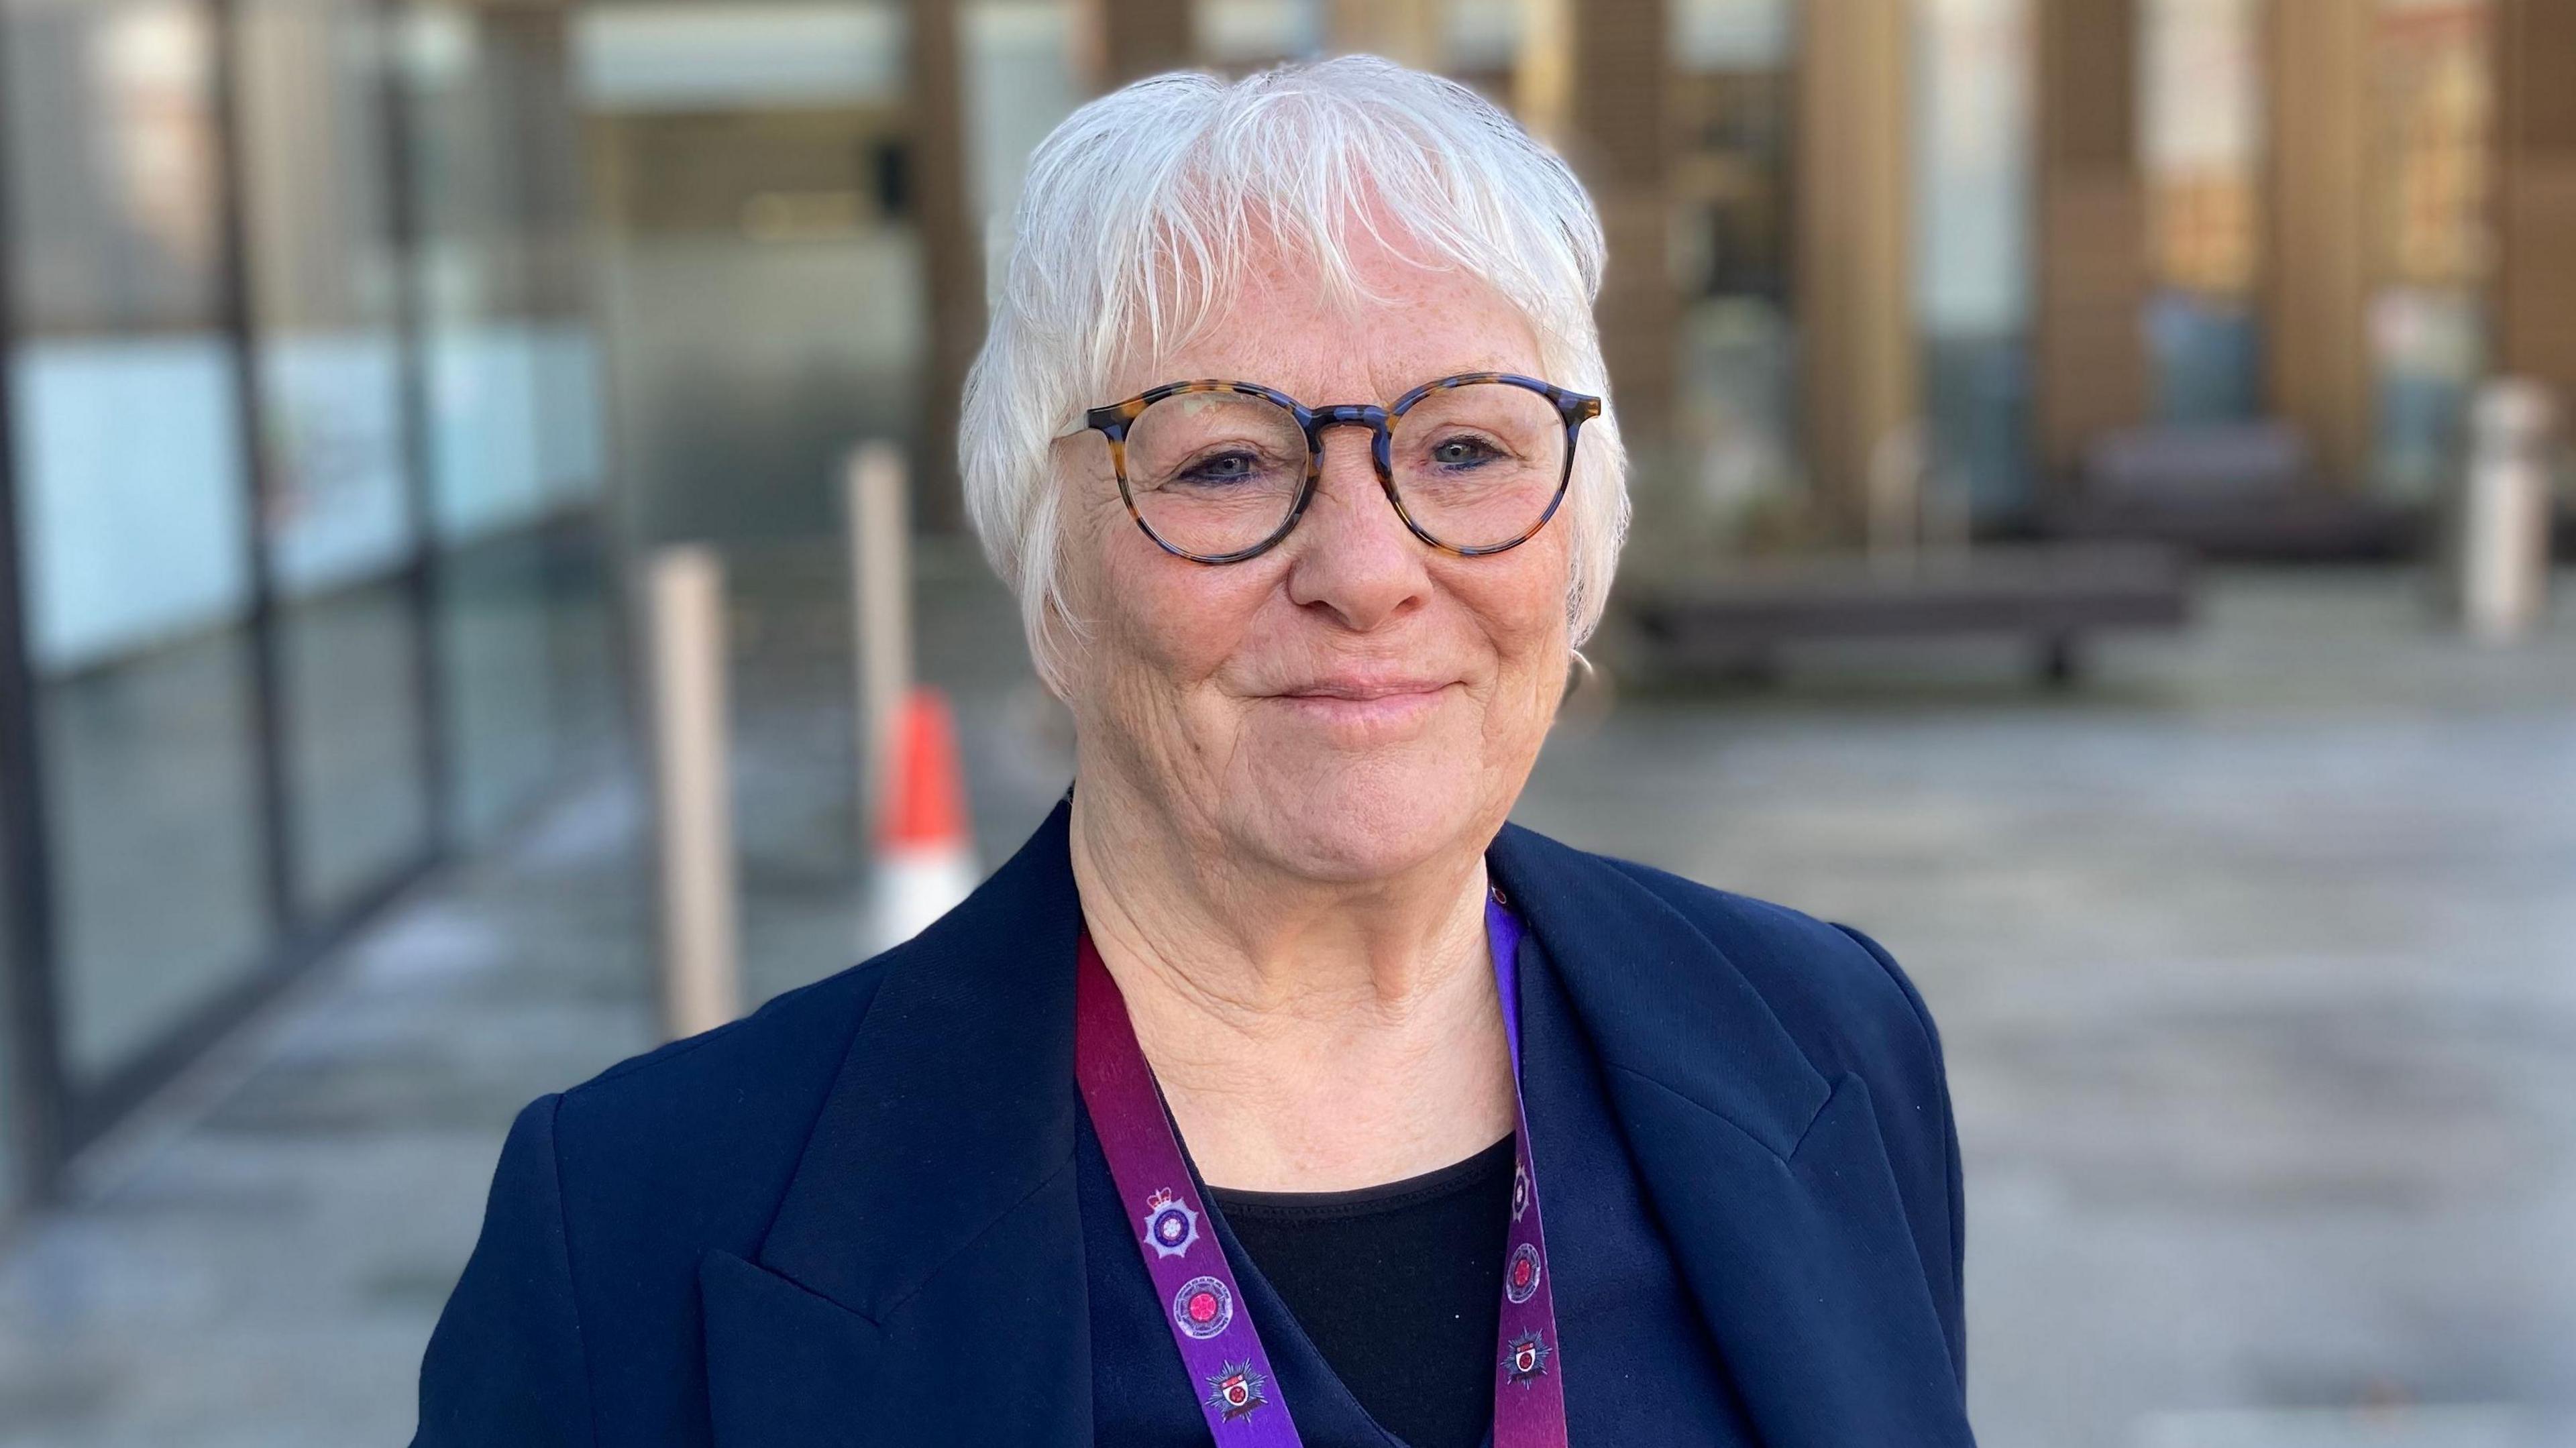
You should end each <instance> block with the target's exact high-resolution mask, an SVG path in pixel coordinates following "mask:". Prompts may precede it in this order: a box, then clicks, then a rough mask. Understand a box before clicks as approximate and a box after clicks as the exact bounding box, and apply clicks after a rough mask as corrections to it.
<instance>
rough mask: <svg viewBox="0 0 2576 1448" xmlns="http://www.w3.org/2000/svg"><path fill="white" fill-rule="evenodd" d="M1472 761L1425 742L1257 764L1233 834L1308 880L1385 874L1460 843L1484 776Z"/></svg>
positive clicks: (1472, 825)
mask: <svg viewBox="0 0 2576 1448" xmlns="http://www.w3.org/2000/svg"><path fill="white" fill-rule="evenodd" d="M1477 764H1478V761H1476V760H1474V759H1473V758H1472V757H1470V758H1465V759H1462V758H1460V757H1458V756H1457V755H1455V754H1452V755H1449V756H1448V757H1446V758H1442V757H1439V751H1434V750H1426V749H1404V750H1395V751H1389V752H1387V753H1385V754H1382V755H1370V756H1361V757H1352V756H1350V755H1347V754H1340V753H1332V754H1325V755H1320V756H1317V757H1314V758H1311V759H1307V760H1302V761H1298V762H1296V763H1294V764H1292V765H1290V766H1289V767H1287V768H1274V769H1271V770H1267V771H1264V774H1263V777H1262V779H1261V781H1260V782H1259V784H1258V785H1256V786H1255V787H1254V788H1251V789H1248V790H1245V791H1243V792H1241V793H1240V794H1238V795H1237V796H1236V797H1235V799H1234V800H1233V802H1232V803H1233V807H1234V811H1235V812H1236V814H1237V819H1238V826H1237V830H1236V831H1234V833H1237V834H1238V836H1239V837H1242V838H1245V839H1247V841H1248V842H1251V843H1253V844H1254V846H1255V848H1257V849H1259V850H1260V851H1261V852H1262V853H1264V854H1267V855H1269V856H1270V857H1271V858H1272V859H1274V860H1276V861H1277V862H1278V863H1279V864H1280V865H1281V866H1282V867H1284V868H1286V869H1288V870H1290V871H1292V872H1294V873H1296V874H1299V875H1304V876H1306V877H1308V878H1311V879H1316V880H1329V881H1334V882H1337V883H1344V884H1359V883H1364V882H1366V881H1370V880H1381V879H1386V878H1389V877H1391V876H1394V875H1398V874H1401V873H1403V872H1404V871H1406V870H1408V869H1411V868H1413V867H1414V866H1417V865H1420V864H1422V863H1424V862H1426V861H1428V860H1432V859H1436V858H1438V857H1439V856H1440V855H1442V854H1443V853H1445V852H1447V851H1450V850H1453V849H1456V848H1458V847H1459V846H1460V845H1461V844H1462V842H1465V841H1466V837H1467V836H1468V835H1470V834H1471V833H1473V832H1474V831H1475V830H1476V828H1477V826H1478V824H1479V821H1480V818H1481V816H1482V815H1483V814H1484V813H1485V809H1484V806H1485V803H1486V801H1485V796H1486V793H1487V788H1486V786H1487V783H1488V781H1486V780H1485V779H1483V778H1481V777H1480V774H1479V771H1478V769H1477ZM1484 843H1485V842H1484V840H1482V839H1476V840H1474V841H1473V842H1472V846H1471V847H1472V848H1477V849H1481V848H1483V846H1484Z"/></svg>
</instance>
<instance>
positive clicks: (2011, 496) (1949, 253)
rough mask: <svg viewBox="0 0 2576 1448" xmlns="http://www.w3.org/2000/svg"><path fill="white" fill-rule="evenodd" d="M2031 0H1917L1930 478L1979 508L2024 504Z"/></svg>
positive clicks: (1989, 510)
mask: <svg viewBox="0 0 2576 1448" xmlns="http://www.w3.org/2000/svg"><path fill="white" fill-rule="evenodd" d="M2031 3H2032V0H1925V3H1924V7H1923V12H1922V16H1921V21H1922V24H1921V27H1920V29H1919V30H1918V32H1917V34H1918V38H1919V41H1918V43H1919V44H1920V46H1921V51H1920V54H1919V57H1918V61H1917V66H1916V73H1917V76H1918V77H1919V82H1920V83H1919V85H1918V87H1917V90H1916V96H1917V105H1918V106H1919V108H1920V119H1919V123H1918V124H1917V126H1916V128H1915V137H1916V140H1915V146H1916V151H1915V176H1916V180H1915V186H1914V194H1915V196H1916V197H1918V198H1920V204H1921V208H1922V209H1921V214H1920V224H1919V225H1918V226H1917V227H1916V229H1915V276H1916V283H1917V284H1916V297H1917V305H1918V307H1919V308H1920V317H1921V321H1922V327H1923V394H1924V397H1923V400H1924V409H1925V413H1926V416H1927V419H1928V422H1929V425H1930V428H1931V436H1932V446H1933V473H1934V477H1935V479H1936V481H1937V483H1938V484H1939V485H1941V486H1944V487H1946V488H1949V489H1951V490H1953V495H1954V496H1964V499H1965V501H1966V502H1967V503H1968V504H1969V506H1970V507H1971V508H1972V509H1973V511H1974V512H1976V513H1977V514H1979V515H1992V514H1996V513H2003V512H2009V511H2012V510H2014V509H2017V508H2020V507H2022V506H2024V505H2026V504H2028V503H2029V502H2030V499H2031V479H2030V473H2029V462H2028V450H2027V447H2026V445H2025V444H2026V440H2027V439H2028V437H2029V436H2030V377H2029V369H2028V366H2027V364H2026V362H2025V360H2024V359H2025V353H2026V348H2027V345H2028V342H2029V324H2030V290H2029V278H2030V258H2029V255H2028V252H2029V232H2030V149H2029V140H2030V84H2029V76H2030V64H2031V60H2030V23H2031V11H2030V6H2031Z"/></svg>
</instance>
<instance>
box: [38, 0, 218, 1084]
mask: <svg viewBox="0 0 2576 1448" xmlns="http://www.w3.org/2000/svg"><path fill="white" fill-rule="evenodd" d="M0 23H5V24H7V25H8V27H9V45H8V54H9V61H10V70H9V74H8V75H7V76H6V77H5V78H0V103H5V104H6V105H7V106H8V108H9V109H8V116H7V121H8V124H7V127H6V133H7V137H8V144H9V146H10V156H9V174H10V177H11V180H12V184H13V186H14V188H15V190H14V194H13V195H12V197H11V201H12V206H11V214H12V216H13V217H14V218H15V224H16V227H17V232H16V235H15V236H13V237H12V238H11V240H12V242H13V244H14V251H15V257H16V260H17V268H16V274H15V275H14V276H12V277H10V278H8V279H7V280H8V282H9V283H10V284H11V285H13V286H14V287H15V288H16V293H15V295H16V298H17V309H18V316H19V317H20V319H21V322H22V324H23V327H24V332H23V333H22V335H21V336H20V337H18V338H16V339H14V341H15V343H16V348H17V350H16V352H15V355H14V358H13V362H14V381H15V386H14V388H13V395H12V396H10V397H9V398H8V399H7V405H8V406H9V407H11V408H12V409H13V413H14V421H15V424H16V433H17V443H18V455H17V458H16V460H15V461H16V468H17V479H18V487H19V489H20V494H19V496H20V515H21V523H22V529H23V534H22V537H21V540H20V543H21V547H22V548H23V549H24V550H25V557H24V559H23V562H24V565H25V567H26V570H27V580H28V591H29V621H28V622H29V634H30V638H29V646H30V649H31V651H32V653H33V655H34V661H35V666H36V671H37V675H38V692H39V699H38V702H37V712H38V727H39V731H40V739H41V742H42V746H43V752H44V767H45V771H46V776H47V777H46V788H47V794H48V804H49V806H50V816H49V820H48V824H49V827H50V828H51V829H52V831H53V842H52V844H53V858H54V864H55V870H56V878H55V881H54V889H55V894H56V898H55V902H54V903H55V913H56V918H57V920H58V922H59V927H60V949H61V959H60V972H61V984H62V1002H63V1009H64V1012H65V1016H66V1040H65V1042H64V1046H65V1055H66V1059H67V1060H68V1062H69V1063H70V1066H71V1069H72V1070H73V1072H74V1073H75V1074H76V1075H77V1076H80V1077H82V1078H86V1079H89V1080H95V1079H96V1078H97V1077H99V1076H100V1075H101V1074H103V1073H105V1072H108V1071H111V1070H113V1069H114V1068H115V1067H117V1066H118V1065H120V1064H122V1063H124V1062H125V1061H126V1060H128V1059H130V1058H131V1056H132V1055H133V1053H134V1052H135V1051H136V1050H138V1049H140V1048H142V1047H144V1046H145V1045H147V1044H149V1043H150V1042H151V1041H153V1040H154V1039H156V1038H157V1037H159V1036H160V1035H161V1034H162V1033H163V1032H165V1031H167V1030H169V1029H170V1028H171V1027H172V1026H174V1025H175V1024H177V1023H178V1022H179V1020H180V1019H181V1018H183V1017H184V1016H185V1015H186V1014H188V1013H189V1012H190V1011H191V1010H192V1009H194V1008H195V1007H197V1006H200V1005H202V1004H204V1003H205V1002H206V1001H207V1000H208V999H209V998H210V997H212V996H214V995H216V994H218V993H219V992H221V991H222V990H223V989H224V988H225V987H226V986H228V985H231V984H234V983H236V982H237V981H239V980H240V979H242V978H243V976H244V974H245V972H246V971H247V970H248V969H249V968H250V967H251V966H252V964H253V963H254V962H255V961H256V960H258V959H259V958H260V955H261V950H262V947H263V945H264V944H265V943H266V941H267V939H268V934H269V932H268V916H267V910H266V905H265V893H264V885H263V881H262V874H261V869H262V866H261V860H262V858H263V853H262V851H263V846H262V832H261V825H260V815H259V804H258V799H259V791H258V786H257V773H256V768H255V762H254V761H255V754H254V746H253V737H254V736H253V732H252V731H253V713H252V699H253V691H252V683H251V673H250V663H249V660H250V654H249V649H248V646H247V637H246V633H245V630H244V626H243V620H244V617H245V611H246V605H247V602H248V599H249V570H248V566H247V558H246V549H245V546H244V537H243V529H244V522H245V519H244V507H243V482H242V477H241V473H240V467H239V460H240V457H241V449H240V437H239V435H238V429H237V427H236V417H237V413H236V411H235V398H236V393H235V386H234V384H235V377H234V373H233V367H232V359H231V354H230V352H229V351H228V349H227V346H226V343H225V340H224V338H223V337H222V336H221V335H219V333H218V332H217V330H216V322H215V318H216V316H217V313H218V310H219V309H218V305H217V291H216V284H217V279H218V275H219V260H220V257H219V250H218V247H217V240H218V236H219V227H218V224H217V220H218V214H219V213H218V212H217V210H216V200H217V197H218V194H219V187H220V184H221V180H220V177H219V175H218V172H217V165H216V157H217V148H216V136H215V127H214V117H213V115H212V113H211V110H210V103H211V79H212V69H211V67H212V62H213V55H214V52H213V48H212V47H213V30H212V27H211V25H210V23H209V17H208V14H207V12H206V9H205V8H204V7H203V6H202V5H200V4H196V3H192V0H106V3H100V0H87V3H72V0H10V3H9V4H8V5H7V6H6V7H5V9H0Z"/></svg>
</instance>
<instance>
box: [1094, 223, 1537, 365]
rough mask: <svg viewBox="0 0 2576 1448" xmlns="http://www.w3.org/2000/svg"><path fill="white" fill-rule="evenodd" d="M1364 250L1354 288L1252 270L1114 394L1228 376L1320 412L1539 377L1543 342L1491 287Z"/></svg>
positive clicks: (1291, 267) (1316, 277)
mask: <svg viewBox="0 0 2576 1448" xmlns="http://www.w3.org/2000/svg"><path fill="white" fill-rule="evenodd" d="M1355 252H1356V254H1355V255H1354V256H1353V258H1352V261H1353V270H1354V277H1353V280H1354V281H1355V282H1356V283H1357V286H1356V287H1351V286H1343V285H1337V284H1335V282H1333V281H1332V280H1330V279H1328V278H1327V277H1326V276H1325V275H1324V273H1323V271H1322V269H1321V268H1320V267H1318V266H1316V265H1314V264H1312V263H1311V262H1301V261H1299V260H1298V259H1296V258H1293V257H1291V258H1280V257H1277V256H1275V255H1274V256H1271V257H1268V258H1264V259H1263V260H1261V261H1260V262H1259V263H1258V264H1256V265H1250V266H1247V267H1245V268H1244V269H1243V271H1242V272H1241V274H1240V275H1239V276H1238V277H1237V279H1236V280H1235V282H1234V283H1233V284H1232V285H1231V286H1230V287H1228V288H1227V289H1226V290H1225V291H1224V292H1223V293H1222V294H1221V295H1220V297H1219V299H1218V300H1217V301H1216V303H1215V304H1214V305H1213V306H1211V307H1210V308H1209V309H1208V311H1207V313H1206V314H1205V315H1204V316H1203V317H1201V318H1199V319H1198V322H1197V325H1195V326H1193V327H1191V328H1190V329H1189V332H1188V334H1187V335H1186V336H1185V337H1183V338H1182V339H1181V341H1180V342H1179V344H1178V345H1177V346H1174V347H1170V348H1167V349H1165V350H1164V351H1163V353H1162V355H1160V356H1159V357H1152V358H1143V357H1134V358H1130V359H1129V363H1128V365H1127V366H1125V367H1122V368H1121V369H1120V372H1119V382H1120V384H1121V388H1122V390H1120V391H1119V392H1118V393H1117V394H1116V395H1118V396H1122V397H1123V396H1132V395H1134V394H1135V393H1138V392H1142V391H1144V390H1145V389H1146V388H1149V387H1154V386H1159V385H1160V384H1162V383H1165V382H1178V381H1184V380H1190V379H1197V378H1219V379H1224V380H1228V381H1243V382H1257V383H1261V384H1263V385H1265V386H1269V387H1275V388H1277V389H1279V390H1280V391H1282V392H1286V393H1288V394H1289V395H1291V396H1293V397H1296V398H1297V399H1299V400H1300V401H1303V402H1308V403H1313V404H1323V403H1337V402H1387V401H1391V400H1393V399H1394V398H1395V397H1396V396H1398V395H1399V394H1401V393H1403V392H1405V391H1407V390H1409V389H1411V388H1413V387H1415V386H1417V385H1419V384H1421V383H1424V382H1429V381H1431V380H1432V379H1433V378H1437V377H1446V376H1450V375H1452V374H1454V373H1459V372H1483V371H1497V372H1520V373H1531V374H1535V373H1537V372H1538V371H1539V370H1540V363H1539V356H1538V340H1537V336H1536V334H1535V333H1534V332H1533V331H1532V330H1531V328H1530V325H1529V323H1528V322H1527V320H1526V319H1524V318H1523V317H1522V315H1521V313H1520V310H1519V309H1518V308H1516V307H1514V306H1513V305H1512V304H1511V303H1510V301H1508V300H1507V299H1506V298H1504V296H1503V295H1502V294H1501V293H1500V292H1499V291H1497V290H1495V288H1494V287H1492V286H1491V285H1490V284H1488V283H1486V282H1485V281H1483V280H1482V279H1480V278H1478V277H1475V276H1473V275H1471V274H1469V273H1467V272H1465V271H1462V270H1460V269H1458V268H1456V267H1454V266H1445V265H1426V264H1423V263H1419V262H1416V261H1413V260H1410V259H1408V258H1407V257H1405V256H1402V255H1399V254H1397V253H1395V252H1393V251H1390V250H1388V249H1387V248H1386V247H1384V246H1382V245H1374V244H1372V245H1368V246H1363V247H1359V248H1355Z"/></svg>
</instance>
